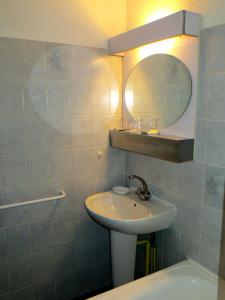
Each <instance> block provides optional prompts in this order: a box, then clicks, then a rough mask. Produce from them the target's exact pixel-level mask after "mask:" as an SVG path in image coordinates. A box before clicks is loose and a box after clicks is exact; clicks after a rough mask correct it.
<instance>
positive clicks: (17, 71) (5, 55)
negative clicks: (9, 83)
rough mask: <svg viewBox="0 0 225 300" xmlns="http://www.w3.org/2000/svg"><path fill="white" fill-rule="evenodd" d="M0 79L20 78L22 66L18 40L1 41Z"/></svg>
mask: <svg viewBox="0 0 225 300" xmlns="http://www.w3.org/2000/svg"><path fill="white" fill-rule="evenodd" d="M0 74H1V75H0V77H1V78H2V77H5V78H19V77H20V76H21V64H20V57H19V41H18V40H16V39H10V38H4V37H1V39H0Z"/></svg>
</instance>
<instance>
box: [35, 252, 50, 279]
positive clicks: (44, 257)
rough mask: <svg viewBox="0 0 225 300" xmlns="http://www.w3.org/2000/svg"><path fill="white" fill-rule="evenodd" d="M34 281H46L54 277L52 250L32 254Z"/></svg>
mask: <svg viewBox="0 0 225 300" xmlns="http://www.w3.org/2000/svg"><path fill="white" fill-rule="evenodd" d="M32 262H33V276H34V282H35V283H40V282H41V281H48V280H51V279H52V278H54V273H55V272H54V251H53V250H47V251H44V252H40V253H38V254H34V255H33V256H32Z"/></svg>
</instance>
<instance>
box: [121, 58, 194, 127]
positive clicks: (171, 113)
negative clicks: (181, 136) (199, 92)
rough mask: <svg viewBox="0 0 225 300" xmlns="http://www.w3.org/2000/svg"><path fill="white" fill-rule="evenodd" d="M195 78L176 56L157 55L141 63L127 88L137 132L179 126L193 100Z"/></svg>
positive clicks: (133, 125)
mask: <svg viewBox="0 0 225 300" xmlns="http://www.w3.org/2000/svg"><path fill="white" fill-rule="evenodd" d="M191 91H192V84H191V76H190V74H189V71H188V69H187V67H186V66H185V65H184V63H183V62H181V61H180V60H179V59H177V58H176V57H174V56H171V55H167V54H155V55H152V56H149V57H147V58H145V59H144V60H142V61H141V62H139V63H138V64H137V65H136V66H135V67H134V68H133V70H132V71H131V73H130V75H129V77H128V79H127V83H126V87H125V103H126V107H127V110H128V113H129V120H130V121H129V122H130V124H131V123H133V124H132V126H129V127H133V128H139V129H140V127H141V128H142V129H144V130H148V129H151V128H165V127H168V126H169V125H171V124H173V123H174V122H176V121H177V120H178V119H179V118H180V117H181V116H182V114H183V113H184V111H185V110H186V108H187V106H188V104H189V102H190V99H191Z"/></svg>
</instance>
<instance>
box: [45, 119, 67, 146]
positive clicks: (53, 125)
mask: <svg viewBox="0 0 225 300" xmlns="http://www.w3.org/2000/svg"><path fill="white" fill-rule="evenodd" d="M49 122H50V143H51V149H53V150H61V149H71V148H72V117H71V116H69V115H61V114H60V115H52V116H50V118H49Z"/></svg>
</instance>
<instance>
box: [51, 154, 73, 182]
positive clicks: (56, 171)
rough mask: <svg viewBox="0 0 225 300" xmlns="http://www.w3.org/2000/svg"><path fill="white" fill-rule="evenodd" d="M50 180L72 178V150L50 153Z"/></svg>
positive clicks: (68, 179)
mask: <svg viewBox="0 0 225 300" xmlns="http://www.w3.org/2000/svg"><path fill="white" fill-rule="evenodd" d="M51 166H52V181H53V182H54V183H57V182H63V181H71V180H72V151H70V150H64V151H55V152H52V153H51Z"/></svg>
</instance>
